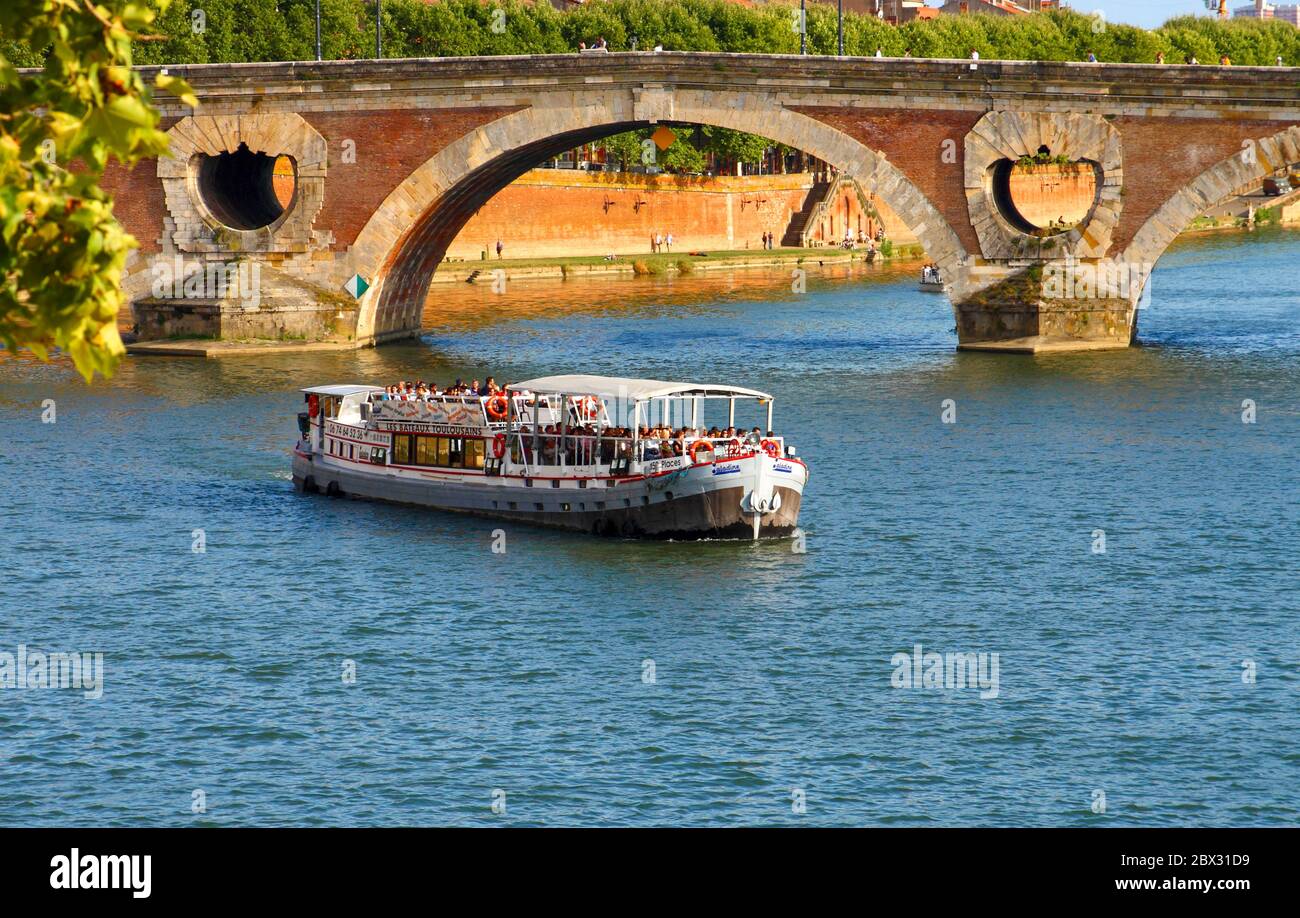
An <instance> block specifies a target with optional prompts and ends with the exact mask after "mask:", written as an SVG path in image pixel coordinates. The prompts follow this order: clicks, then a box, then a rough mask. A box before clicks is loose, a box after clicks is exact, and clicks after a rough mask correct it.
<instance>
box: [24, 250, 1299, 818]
mask: <svg viewBox="0 0 1300 918" xmlns="http://www.w3.org/2000/svg"><path fill="white" fill-rule="evenodd" d="M1298 260H1300V236H1297V235H1296V234H1288V233H1285V232H1272V233H1257V234H1255V235H1253V236H1244V235H1243V236H1233V237H1216V238H1212V239H1201V240H1193V241H1187V242H1184V243H1182V244H1180V245H1179V246H1178V247H1177V248H1176V249H1175V250H1174V251H1172V252H1171V253H1170V254H1169V255H1168V256H1167V257H1166V258H1165V259H1164V260H1163V261H1162V262H1161V265H1160V267H1159V269H1158V271H1157V273H1156V275H1155V277H1154V279H1153V281H1152V283H1153V284H1154V288H1153V298H1152V299H1153V302H1152V305H1151V307H1150V308H1149V309H1147V310H1146V311H1144V313H1143V314H1142V317H1141V323H1140V326H1141V337H1142V339H1143V341H1144V343H1145V344H1146V345H1148V346H1145V347H1141V348H1136V349H1132V350H1130V351H1126V352H1119V353H1099V354H1092V355H1080V356H1069V357H1050V358H1039V359H1034V358H1028V357H1016V356H994V355H987V354H959V353H955V352H954V350H953V345H954V343H955V336H954V334H953V331H952V325H953V321H952V314H951V309H950V307H949V306H948V305H947V302H946V301H945V300H944V299H943V298H942V297H937V296H934V295H929V294H923V293H920V292H919V291H917V290H915V284H914V277H913V273H914V269H912V268H908V269H907V270H906V271H905V272H901V273H900V272H894V273H890V272H888V271H883V272H880V271H878V272H876V273H873V274H869V275H868V274H863V273H860V272H861V269H858V271H859V273H857V274H855V275H854V276H853V277H841V276H838V275H837V272H836V271H831V270H829V269H828V270H827V272H826V273H825V274H821V273H818V272H814V273H813V274H812V276H811V277H810V279H809V286H808V291H807V293H805V294H803V295H796V294H793V293H791V292H790V289H789V278H788V277H786V276H784V275H783V274H772V273H766V272H760V271H748V272H736V273H733V274H726V275H723V274H716V275H715V274H704V273H702V274H699V275H696V276H692V277H686V278H678V279H674V280H669V279H640V280H636V281H608V282H587V283H577V282H567V283H561V282H554V283H552V282H536V283H522V282H521V283H517V284H515V285H514V286H513V287H512V288H511V289H510V290H509V291H508V292H507V293H506V294H504V295H493V294H492V293H491V292H490V290H488V289H487V288H486V287H484V286H482V285H476V286H469V285H464V284H447V285H439V287H438V288H437V289H436V290H435V291H434V295H433V297H432V299H431V309H430V312H429V314H428V316H427V318H428V320H429V323H430V326H431V327H433V331H432V332H431V333H430V334H429V335H428V336H427V337H426V338H425V339H424V340H423V341H421V342H419V343H418V344H410V345H403V346H392V347H385V348H381V349H377V350H367V351H362V352H356V353H343V354H300V355H280V356H265V357H255V358H241V359H228V360H220V361H217V360H211V361H201V360H185V359H164V358H140V359H131V360H128V361H127V362H126V363H125V365H124V366H123V367H122V369H121V371H120V372H119V373H118V375H117V376H116V377H115V378H114V379H113V380H111V381H109V382H107V383H97V384H96V385H95V386H93V387H91V388H87V387H86V386H84V385H83V384H82V383H81V382H80V381H79V380H78V378H77V377H75V375H74V374H73V373H72V372H71V371H70V369H69V367H68V366H67V365H66V363H58V362H56V363H55V364H53V365H48V366H47V365H42V364H39V363H36V362H34V361H32V360H28V359H14V358H12V357H10V358H9V359H5V360H0V463H2V464H3V469H2V471H3V486H2V487H3V491H2V492H0V558H2V559H3V561H4V577H3V579H0V652H8V653H11V654H16V653H17V652H18V645H19V644H22V645H25V648H26V650H27V652H28V653H31V652H32V651H33V650H36V651H43V652H51V651H79V652H94V651H100V652H102V653H103V654H104V657H103V660H104V671H103V672H104V676H103V690H102V697H99V698H98V699H95V698H87V697H85V694H86V693H85V692H83V691H74V690H72V689H44V690H42V689H28V690H20V689H16V688H6V689H4V690H0V823H3V824H26V825H39V824H45V825H48V824H59V825H61V824H111V825H138V824H164V825H207V824H216V825H246V824H274V825H358V824H360V825H396V824H404V825H428V824H447V823H451V824H477V825H494V824H551V825H555V824H601V825H607V824H613V825H646V824H678V823H683V824H693V825H722V824H816V825H877V824H883V825H1180V824H1195V825H1201V824H1213V825H1280V824H1295V823H1296V822H1297V820H1300V750H1298V749H1297V744H1296V739H1297V727H1298V726H1300V724H1298V722H1297V721H1298V718H1297V690H1298V689H1300V676H1298V673H1297V661H1298V660H1300V628H1297V624H1298V619H1300V609H1298V605H1300V600H1298V599H1297V596H1300V582H1298V581H1300V577H1298V576H1297V570H1298V567H1300V566H1298V565H1297V562H1296V549H1297V545H1298V544H1300V505H1298V502H1297V494H1298V493H1300V462H1297V459H1296V447H1297V444H1298V443H1300V295H1298V294H1297V290H1296V287H1295V283H1294V277H1295V265H1296V263H1297V261H1298ZM838 274H842V275H847V274H848V271H847V269H838ZM566 371H586V372H593V373H602V374H611V375H644V376H649V377H664V378H697V377H698V378H708V379H714V380H723V381H732V382H736V383H739V384H742V385H748V386H753V387H756V388H761V389H765V390H768V391H772V392H774V393H775V394H776V396H777V402H776V423H777V427H778V428H779V429H780V430H781V432H783V433H785V434H786V435H787V436H788V437H790V438H791V439H792V441H793V442H794V443H795V444H797V446H798V448H799V451H800V455H801V456H803V457H804V458H806V459H807V461H808V462H809V464H810V466H811V469H812V478H811V482H810V486H809V488H808V491H807V496H806V499H805V503H804V509H803V517H802V525H803V527H804V529H805V532H806V536H805V540H804V542H803V544H802V547H803V548H805V549H806V550H805V551H803V552H798V551H796V550H794V549H795V547H796V545H795V544H792V543H790V542H781V543H770V544H767V543H765V544H749V543H739V542H713V543H703V544H677V543H639V542H627V541H619V540H600V539H596V538H592V537H586V536H577V535H570V534H563V533H555V532H550V531H545V530H535V529H530V528H527V527H522V526H513V525H505V526H504V527H503V528H504V530H505V533H506V552H505V553H504V554H494V553H493V552H492V551H491V544H492V532H493V530H494V529H496V528H498V527H501V526H502V524H500V523H495V522H491V521H481V520H476V519H471V518H463V517H458V516H451V515H441V514H437V513H431V512H422V511H417V510H412V509H404V508H397V507H390V506H381V505H372V504H366V503H360V502H351V501H336V500H330V499H327V498H324V497H307V496H299V495H296V494H295V493H293V491H292V489H291V486H290V482H289V449H290V447H291V445H292V442H293V440H294V436H295V430H294V415H295V413H296V412H297V411H298V410H299V408H300V396H299V395H298V393H297V391H296V390H297V387H299V386H301V385H305V384H310V383H321V382H349V381H357V382H361V381H365V382H384V381H389V380H395V379H397V378H413V377H416V376H421V377H425V378H429V379H436V380H438V381H440V382H446V381H448V380H450V379H451V378H453V377H455V376H464V377H472V376H478V377H482V376H483V375H484V374H485V373H487V372H492V373H494V374H495V375H496V377H497V378H498V379H499V380H519V379H523V378H526V377H528V376H532V375H542V374H550V373H556V372H566ZM47 399H53V401H54V408H55V410H56V412H57V415H56V418H55V423H52V424H51V423H42V419H41V415H42V406H43V403H44V401H45V400H47ZM947 399H951V400H952V403H953V407H954V410H955V423H944V422H943V420H942V418H941V413H942V404H943V403H944V401H945V400H947ZM1247 399H1249V400H1251V401H1252V402H1253V404H1254V406H1255V412H1256V414H1255V422H1254V423H1243V410H1244V409H1243V402H1244V401H1245V400H1247ZM200 538H201V539H202V540H203V546H202V547H204V548H205V551H203V552H201V553H200V552H196V551H195V550H194V549H195V547H196V544H197V542H198V541H199V540H200ZM1103 538H1104V552H1103V551H1100V550H1098V549H1100V548H1102V547H1103V545H1102V541H1101V540H1102V539H1103ZM916 645H921V653H922V654H924V653H929V652H937V653H940V654H956V653H974V654H983V655H984V656H983V658H982V660H983V662H984V664H985V669H984V671H983V672H984V675H985V677H986V681H985V687H984V688H980V687H974V688H971V687H956V686H941V687H926V686H924V685H918V686H915V687H909V686H907V685H906V684H896V683H904V679H903V678H902V674H903V673H904V672H907V673H909V674H910V673H911V671H912V670H911V664H910V663H907V664H905V665H903V664H900V663H899V662H898V661H897V660H895V659H894V658H895V655H896V654H906V655H908V656H909V658H910V655H911V654H912V653H913V650H914V647H915V646H916ZM994 654H996V655H997V657H996V660H997V668H996V670H994V669H993V661H994V657H993V656H992V655H994ZM349 661H351V662H352V663H354V664H355V681H354V682H351V683H349V682H348V681H345V679H344V677H343V675H344V671H345V667H346V665H347V663H348V662H349ZM2 662H3V657H0V663H2ZM923 662H924V658H923ZM994 674H996V680H994V679H993V676H994ZM0 676H3V672H2V671H0ZM92 694H93V692H92ZM494 801H497V803H498V806H497V809H498V810H501V809H502V807H501V805H500V804H501V802H502V801H504V804H505V805H504V812H494V811H493V803H494ZM1103 803H1104V806H1103V805H1102V804H1103ZM196 810H198V811H199V812H195V811H196Z"/></svg>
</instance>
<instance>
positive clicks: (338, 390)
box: [302, 385, 384, 397]
mask: <svg viewBox="0 0 1300 918" xmlns="http://www.w3.org/2000/svg"><path fill="white" fill-rule="evenodd" d="M302 391H303V392H308V393H310V392H314V393H316V394H317V395H334V396H340V397H346V396H349V395H356V394H357V393H358V392H383V391H384V387H383V386H357V385H351V386H349V385H338V386H312V387H311V388H309V389H303V390H302Z"/></svg>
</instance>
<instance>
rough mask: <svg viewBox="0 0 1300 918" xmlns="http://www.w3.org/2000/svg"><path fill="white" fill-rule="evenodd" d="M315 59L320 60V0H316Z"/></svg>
mask: <svg viewBox="0 0 1300 918" xmlns="http://www.w3.org/2000/svg"><path fill="white" fill-rule="evenodd" d="M316 60H320V0H316Z"/></svg>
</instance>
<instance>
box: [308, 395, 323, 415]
mask: <svg viewBox="0 0 1300 918" xmlns="http://www.w3.org/2000/svg"><path fill="white" fill-rule="evenodd" d="M318 414H320V396H318V395H317V394H316V393H315V392H313V393H311V395H308V396H307V416H308V417H312V418H314V417H316V415H318Z"/></svg>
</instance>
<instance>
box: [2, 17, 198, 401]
mask: <svg viewBox="0 0 1300 918" xmlns="http://www.w3.org/2000/svg"><path fill="white" fill-rule="evenodd" d="M163 2H165V0H161V2H160V3H159V6H161V5H162V3H163ZM154 16H155V11H154V9H151V8H149V7H147V6H142V5H140V4H138V3H132V2H129V0H101V2H100V3H98V4H96V5H92V4H91V3H89V2H82V0H5V2H4V3H3V4H0V33H3V34H4V35H6V36H8V37H9V38H10V39H11V40H13V41H16V42H18V43H20V44H22V45H25V46H26V47H29V48H40V49H42V57H43V60H44V67H43V69H41V70H40V71H39V72H19V70H18V69H17V68H16V67H15V66H14V63H13V61H11V60H10V59H9V58H8V57H7V56H5V57H3V58H0V275H3V278H4V284H3V288H0V343H3V344H4V346H5V347H7V348H15V349H16V348H20V347H26V348H29V349H31V350H32V351H33V352H34V353H35V354H36V355H37V356H38V357H40V358H41V359H48V356H49V352H50V350H51V349H53V348H56V347H57V348H60V349H62V350H64V351H66V352H67V354H68V355H69V356H70V357H71V358H72V361H73V363H74V364H75V365H76V367H77V369H78V370H79V371H80V372H81V374H82V375H83V376H84V377H85V378H86V379H87V380H89V379H90V378H91V377H92V376H93V375H94V373H95V372H96V371H98V372H100V373H103V374H105V375H108V374H110V373H111V372H112V371H113V369H114V368H115V367H116V365H117V362H118V360H119V359H120V357H121V355H122V352H123V348H122V342H121V339H120V338H119V337H118V334H117V313H118V310H119V309H120V308H121V306H122V300H123V294H122V288H121V280H122V271H123V268H124V267H125V264H126V256H127V252H128V251H129V250H130V249H131V248H132V247H133V246H134V245H135V240H134V239H132V238H131V237H130V236H129V235H128V234H127V233H126V232H125V231H124V230H123V229H122V227H121V226H120V225H119V224H118V222H117V220H116V219H115V218H114V217H113V204H112V201H111V199H110V198H109V196H108V195H107V194H105V192H104V191H103V190H102V189H101V188H100V187H99V185H98V181H99V179H100V177H101V176H102V174H103V171H104V168H105V166H106V165H107V164H108V162H109V160H110V159H116V160H118V161H119V162H121V163H124V164H128V165H129V164H131V163H134V162H136V161H138V160H140V159H141V158H143V157H149V156H158V155H160V154H161V153H163V152H165V151H166V149H167V136H166V134H164V133H163V132H162V131H160V130H158V113H157V111H156V110H154V108H153V107H152V106H151V105H150V90H149V89H148V88H147V87H146V86H145V84H144V81H143V80H142V78H141V76H140V74H139V73H137V72H135V71H133V70H132V69H131V47H132V41H133V39H135V38H136V37H138V36H139V35H140V34H141V33H143V32H144V31H145V30H146V29H148V28H149V27H150V25H151V23H152V22H153V21H154ZM155 85H156V86H157V87H158V88H161V89H164V90H169V91H171V92H174V93H177V94H178V95H180V97H181V98H182V99H183V100H185V101H186V102H187V103H189V104H190V105H196V104H197V100H195V98H194V96H193V94H192V92H191V91H190V89H189V87H188V86H186V85H185V84H184V82H183V81H181V80H179V79H177V78H175V77H168V76H161V75H160V76H159V77H158V78H157V81H156V84H155Z"/></svg>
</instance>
